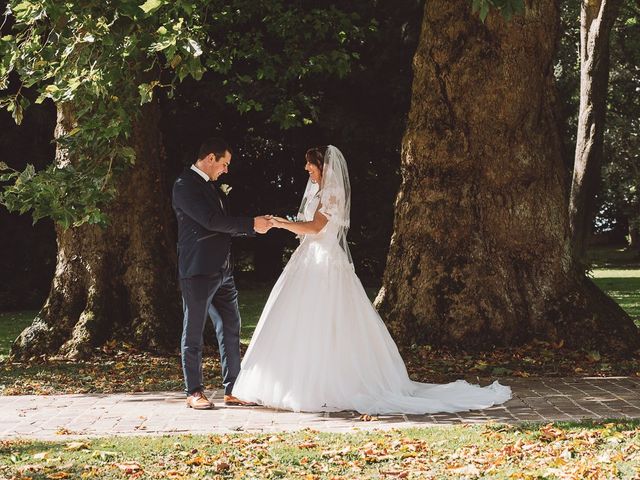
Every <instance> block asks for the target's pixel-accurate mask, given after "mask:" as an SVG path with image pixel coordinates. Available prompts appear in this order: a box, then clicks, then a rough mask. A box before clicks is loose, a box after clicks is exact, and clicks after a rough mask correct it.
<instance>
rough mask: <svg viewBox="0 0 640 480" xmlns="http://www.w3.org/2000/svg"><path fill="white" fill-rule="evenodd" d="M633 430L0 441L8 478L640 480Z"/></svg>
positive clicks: (626, 426) (626, 425) (638, 444)
mask: <svg viewBox="0 0 640 480" xmlns="http://www.w3.org/2000/svg"><path fill="white" fill-rule="evenodd" d="M639 473H640V428H639V426H638V423H637V422H628V421H621V422H611V423H598V424H593V423H581V424H556V425H544V426H543V425H521V426H517V427H512V426H507V425H482V426H452V427H437V428H433V427H432V428H422V429H415V430H402V431H398V430H394V431H390V432H383V431H374V432H362V433H355V434H328V433H318V432H315V431H311V430H303V431H301V432H298V433H290V434H272V435H246V434H238V435H235V434H234V435H211V436H164V437H130V438H117V437H110V438H103V439H85V440H81V441H66V442H64V441H61V442H30V441H5V442H1V441H0V477H2V476H3V475H5V476H6V477H7V478H34V479H55V478H58V479H60V478H101V479H102V478H105V479H112V478H177V479H187V478H209V479H252V478H271V479H276V478H300V479H308V480H311V479H329V478H334V479H344V480H346V479H349V480H351V479H355V478H367V479H379V478H380V479H382V478H384V479H392V478H409V479H418V478H420V479H432V478H438V479H440V478H457V479H460V478H479V477H482V478H487V477H490V478H498V479H501V478H503V479H537V478H567V479H586V478H589V479H609V478H629V479H631V478H638V477H637V475H638V474H639Z"/></svg>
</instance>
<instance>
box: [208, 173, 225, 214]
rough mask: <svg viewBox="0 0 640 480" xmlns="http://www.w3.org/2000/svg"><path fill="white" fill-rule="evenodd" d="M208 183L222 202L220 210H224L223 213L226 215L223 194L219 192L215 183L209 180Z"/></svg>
mask: <svg viewBox="0 0 640 480" xmlns="http://www.w3.org/2000/svg"><path fill="white" fill-rule="evenodd" d="M207 183H208V184H209V185H210V186H211V188H212V189H213V191H214V192H215V193H216V196H217V197H218V201H219V202H220V208H222V211H223V212H224V213H226V212H225V208H224V202H223V201H222V195H221V193H220V190H218V189H217V188H216V184H215V183H213V182H212V181H211V180H209V181H208V182H207Z"/></svg>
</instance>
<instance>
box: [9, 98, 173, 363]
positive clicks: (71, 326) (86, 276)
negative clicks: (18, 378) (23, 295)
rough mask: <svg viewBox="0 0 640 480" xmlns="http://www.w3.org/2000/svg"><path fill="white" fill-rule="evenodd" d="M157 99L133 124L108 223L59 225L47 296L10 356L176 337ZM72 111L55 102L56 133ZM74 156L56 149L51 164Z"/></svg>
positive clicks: (155, 344)
mask: <svg viewBox="0 0 640 480" xmlns="http://www.w3.org/2000/svg"><path fill="white" fill-rule="evenodd" d="M159 117H160V111H159V107H158V105H157V104H150V105H148V106H146V107H145V108H144V111H143V114H142V116H141V118H140V121H139V122H138V123H137V125H136V126H135V128H134V133H133V136H132V146H133V147H134V148H135V151H136V154H137V160H136V164H135V166H133V167H132V168H131V169H130V170H128V171H127V172H126V173H124V174H123V175H121V176H120V178H119V179H118V192H119V193H118V197H117V199H116V200H115V201H114V202H113V203H112V204H110V205H109V207H108V208H107V213H108V215H109V220H110V225H109V226H108V227H107V228H105V229H102V228H100V227H96V226H90V225H85V226H82V227H79V228H69V229H67V230H63V229H61V228H60V227H57V229H56V234H57V244H58V255H57V266H56V272H55V276H54V279H53V283H52V286H51V291H50V293H49V297H48V299H47V301H46V303H45V305H44V307H43V308H42V310H41V311H40V313H39V314H38V316H37V317H36V318H35V319H34V321H33V324H32V325H31V326H30V327H28V328H26V329H25V330H24V331H23V332H22V333H21V334H20V336H19V337H18V339H17V340H16V341H15V342H14V344H13V346H12V349H11V356H12V358H13V359H28V358H31V357H34V356H39V355H49V354H60V355H65V356H68V357H72V358H75V357H86V356H88V355H90V354H91V352H92V350H93V348H94V347H96V346H99V345H100V344H102V343H103V342H104V341H105V340H107V339H111V338H115V339H119V340H125V341H126V342H127V343H129V344H133V345H135V346H139V347H142V348H164V347H167V346H169V345H177V343H178V340H179V333H178V331H179V327H180V321H179V308H178V305H179V303H178V294H177V289H176V282H175V278H176V266H175V265H176V254H175V247H174V245H175V244H174V241H173V240H172V238H173V234H172V230H173V221H172V220H173V217H172V214H171V210H170V207H169V200H168V198H169V193H168V192H167V191H165V190H166V186H167V182H166V181H165V179H164V178H163V172H164V169H165V168H166V167H165V163H166V162H164V159H163V150H162V141H161V136H160V131H159V128H158V122H159ZM73 123H74V120H73V108H72V107H71V106H70V105H61V106H59V107H58V122H57V126H56V133H55V136H56V138H58V137H59V136H61V135H62V134H64V133H65V132H68V131H69V130H70V129H71V128H73ZM70 161H72V159H70V158H69V157H68V154H67V151H65V150H64V149H61V148H58V150H57V151H56V162H57V164H59V165H63V164H65V163H67V162H70Z"/></svg>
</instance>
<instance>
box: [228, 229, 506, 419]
mask: <svg viewBox="0 0 640 480" xmlns="http://www.w3.org/2000/svg"><path fill="white" fill-rule="evenodd" d="M233 394H234V395H235V396H237V397H238V398H240V399H242V400H247V401H253V402H256V403H259V404H261V405H264V406H268V407H273V408H278V409H284V410H292V411H295V412H299V411H304V412H325V411H329V412H331V411H342V410H355V411H358V412H360V413H367V414H400V413H406V414H424V413H436V412H459V411H466V410H475V409H483V408H487V407H489V406H491V405H495V404H499V403H502V402H505V401H507V400H508V399H509V398H511V389H510V388H509V387H507V386H503V385H500V384H499V383H498V382H494V383H493V384H491V385H489V386H487V387H480V386H478V385H472V384H470V383H467V382H466V381H463V380H458V381H456V382H452V383H448V384H429V383H419V382H414V381H412V380H410V379H409V376H408V374H407V370H406V367H405V365H404V362H403V360H402V358H401V357H400V354H399V352H398V348H397V347H396V345H395V343H394V341H393V339H392V338H391V336H390V334H389V332H388V331H387V328H386V326H385V325H384V323H383V321H382V320H381V318H380V316H379V315H378V313H377V312H376V310H375V309H374V308H373V306H372V304H371V302H370V301H369V298H368V297H367V295H366V292H365V290H364V288H363V287H362V284H361V283H360V280H359V279H358V277H357V276H356V274H355V272H354V270H353V268H352V265H351V264H350V263H349V261H348V260H347V257H346V255H345V254H344V252H343V251H342V249H341V248H340V247H339V245H337V243H331V242H326V241H324V242H323V241H322V239H318V240H314V238H313V237H307V238H306V239H305V240H304V241H303V242H302V243H301V245H300V246H299V247H298V249H297V250H296V251H295V252H294V254H293V255H292V257H291V260H290V261H289V263H288V264H287V266H286V267H285V269H284V271H283V272H282V275H281V276H280V278H279V279H278V281H277V282H276V284H275V286H274V287H273V290H272V291H271V294H270V296H269V299H268V300H267V303H266V305H265V307H264V310H263V312H262V315H261V317H260V321H259V322H258V325H257V327H256V330H255V333H254V335H253V338H252V339H251V343H250V345H249V348H248V350H247V353H246V355H245V357H244V359H243V361H242V369H241V372H240V375H239V377H238V379H237V381H236V383H235V386H234V389H233Z"/></svg>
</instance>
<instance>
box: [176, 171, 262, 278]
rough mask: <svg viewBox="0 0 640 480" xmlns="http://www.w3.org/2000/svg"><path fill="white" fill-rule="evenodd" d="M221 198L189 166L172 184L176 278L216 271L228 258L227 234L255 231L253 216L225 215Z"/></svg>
mask: <svg viewBox="0 0 640 480" xmlns="http://www.w3.org/2000/svg"><path fill="white" fill-rule="evenodd" d="M224 197H226V196H225V195H223V194H221V193H220V191H219V190H218V189H217V188H216V187H215V186H214V184H213V183H212V182H207V181H206V180H204V179H203V178H202V177H201V176H200V175H198V174H197V173H196V172H194V171H193V170H191V169H190V168H187V169H185V170H184V172H182V173H181V174H180V176H179V177H178V178H177V179H176V181H175V183H174V184H173V194H172V205H173V210H174V211H175V213H176V218H177V219H178V271H179V275H180V278H188V277H193V276H195V275H211V274H214V273H218V272H219V271H220V270H221V269H222V267H223V265H224V264H225V262H226V261H227V258H229V255H230V249H231V237H232V236H245V235H254V234H255V231H254V230H253V218H250V217H232V216H229V215H227V213H228V212H227V206H226V198H224Z"/></svg>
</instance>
